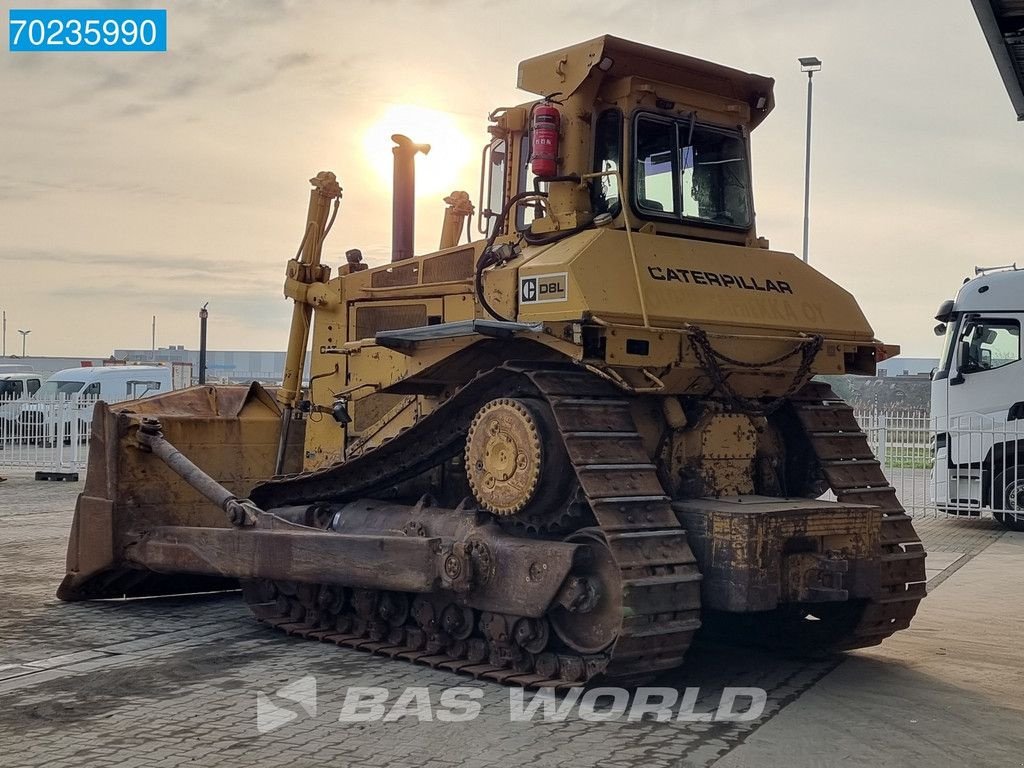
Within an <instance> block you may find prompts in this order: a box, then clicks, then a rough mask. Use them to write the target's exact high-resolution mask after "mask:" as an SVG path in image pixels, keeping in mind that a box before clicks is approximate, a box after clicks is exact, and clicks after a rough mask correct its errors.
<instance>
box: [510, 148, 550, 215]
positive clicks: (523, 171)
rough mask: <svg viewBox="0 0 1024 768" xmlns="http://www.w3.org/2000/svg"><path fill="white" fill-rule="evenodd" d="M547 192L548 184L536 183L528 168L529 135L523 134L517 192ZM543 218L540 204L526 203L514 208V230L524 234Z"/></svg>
mask: <svg viewBox="0 0 1024 768" xmlns="http://www.w3.org/2000/svg"><path fill="white" fill-rule="evenodd" d="M534 190H536V191H538V192H547V191H548V183H547V182H546V181H537V177H536V176H534V175H533V170H532V169H531V168H530V134H529V133H524V134H523V136H522V138H521V139H520V140H519V191H520V192H533V191H534ZM543 216H544V206H543V204H542V203H540V202H537V201H534V202H532V203H530V202H526V203H523V204H522V205H517V206H516V230H518V231H519V232H525V231H526V230H527V229H529V228H530V225H531V224H532V223H533V222H534V221H536V220H537V219H539V218H542V217H543Z"/></svg>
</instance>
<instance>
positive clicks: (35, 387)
mask: <svg viewBox="0 0 1024 768" xmlns="http://www.w3.org/2000/svg"><path fill="white" fill-rule="evenodd" d="M39 387H40V382H39V379H29V380H28V394H29V396H30V397H31V396H32V395H35V393H36V392H38V391H39Z"/></svg>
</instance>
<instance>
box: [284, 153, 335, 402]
mask: <svg viewBox="0 0 1024 768" xmlns="http://www.w3.org/2000/svg"><path fill="white" fill-rule="evenodd" d="M309 183H310V184H312V185H313V189H312V190H311V191H310V193H309V211H308V213H307V215H306V229H305V231H304V232H303V235H302V244H301V245H300V246H299V253H298V255H297V256H296V258H294V259H292V260H290V261H289V262H288V266H287V270H286V274H285V296H287V297H289V298H292V299H293V300H294V301H295V306H294V308H293V309H292V323H291V329H290V331H289V334H288V351H287V353H286V355H285V364H284V378H283V380H282V382H281V388H280V389H279V390H278V395H277V397H278V402H280V403H281V405H283V406H285V407H294V406H295V405H296V404H297V403H298V399H299V394H300V393H301V391H302V371H303V369H304V368H305V365H306V350H307V347H308V344H309V327H310V321H311V319H312V308H313V306H314V303H315V302H314V301H311V300H310V298H309V297H308V295H307V296H303V295H302V293H301V291H299V290H296V287H297V286H296V284H299V285H300V286H311V285H313V284H315V283H325V282H327V280H328V278H329V277H330V268H329V267H324V266H322V265H321V264H320V256H321V252H322V250H323V244H324V234H325V230H326V228H327V216H328V211H329V210H330V204H331V201H332V200H339V199H340V198H341V185H340V184H338V180H337V178H336V177H335V175H334V174H333V173H331V172H330V171H322V172H320V173H318V174H317V175H316V176H314V177H313V178H312V179H310V180H309Z"/></svg>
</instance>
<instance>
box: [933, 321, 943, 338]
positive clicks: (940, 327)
mask: <svg viewBox="0 0 1024 768" xmlns="http://www.w3.org/2000/svg"><path fill="white" fill-rule="evenodd" d="M932 331H934V332H935V335H936V336H945V335H946V324H945V323H939V324H938V325H936V326H935V327H934V328H932Z"/></svg>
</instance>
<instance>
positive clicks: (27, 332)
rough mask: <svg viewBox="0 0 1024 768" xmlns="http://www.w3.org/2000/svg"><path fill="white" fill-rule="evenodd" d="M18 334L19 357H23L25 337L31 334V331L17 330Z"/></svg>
mask: <svg viewBox="0 0 1024 768" xmlns="http://www.w3.org/2000/svg"><path fill="white" fill-rule="evenodd" d="M18 333H20V334H21V356H22V357H24V356H25V337H26V336H28V335H29V334H30V333H32V331H22V330H19V331H18Z"/></svg>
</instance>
